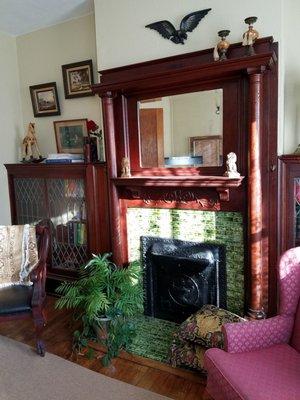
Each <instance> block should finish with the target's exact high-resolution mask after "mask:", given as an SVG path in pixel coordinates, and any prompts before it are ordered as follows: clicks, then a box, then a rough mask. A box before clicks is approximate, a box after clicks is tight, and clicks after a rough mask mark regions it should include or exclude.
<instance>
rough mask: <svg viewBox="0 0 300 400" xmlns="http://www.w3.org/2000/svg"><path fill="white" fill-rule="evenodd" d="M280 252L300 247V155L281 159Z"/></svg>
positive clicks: (284, 156)
mask: <svg viewBox="0 0 300 400" xmlns="http://www.w3.org/2000/svg"><path fill="white" fill-rule="evenodd" d="M279 166H280V175H281V187H280V205H281V213H280V225H281V226H280V227H281V229H280V233H281V234H280V252H281V253H282V252H284V251H285V250H287V249H289V248H291V247H295V246H300V155H295V154H291V155H283V156H281V157H279Z"/></svg>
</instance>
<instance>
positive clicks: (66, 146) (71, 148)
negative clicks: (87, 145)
mask: <svg viewBox="0 0 300 400" xmlns="http://www.w3.org/2000/svg"><path fill="white" fill-rule="evenodd" d="M53 124H54V131H55V139H56V146H57V152H58V153H70V154H83V144H84V137H87V136H88V130H87V119H71V120H67V121H54V122H53Z"/></svg>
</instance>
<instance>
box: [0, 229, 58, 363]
mask: <svg viewBox="0 0 300 400" xmlns="http://www.w3.org/2000/svg"><path fill="white" fill-rule="evenodd" d="M36 235H37V245H38V254H39V262H38V264H37V266H36V268H35V269H34V270H33V271H32V272H31V274H30V279H31V281H32V282H33V285H32V286H24V285H13V286H9V287H4V288H1V289H0V322H4V321H9V320H17V319H24V318H28V317H32V318H33V321H34V326H35V334H36V350H37V353H38V354H39V355H40V356H44V355H45V344H44V342H43V340H42V332H43V328H44V326H45V324H46V318H45V312H44V305H45V300H46V292H45V283H46V266H47V258H48V253H49V244H50V236H49V229H48V228H47V227H45V226H40V225H38V226H37V227H36Z"/></svg>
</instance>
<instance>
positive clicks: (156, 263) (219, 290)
mask: <svg viewBox="0 0 300 400" xmlns="http://www.w3.org/2000/svg"><path fill="white" fill-rule="evenodd" d="M141 256H142V265H143V273H144V277H143V278H144V280H143V282H144V290H145V302H144V313H145V315H149V316H153V317H157V318H161V319H165V320H169V321H174V322H179V323H180V322H182V321H184V320H185V319H186V318H187V317H189V316H190V315H191V314H193V313H194V312H196V311H197V310H199V309H200V308H201V307H202V306H203V305H204V304H214V305H216V306H219V307H222V308H226V262H225V247H224V246H222V245H219V244H214V243H197V242H188V241H183V240H178V239H165V238H160V237H152V236H141Z"/></svg>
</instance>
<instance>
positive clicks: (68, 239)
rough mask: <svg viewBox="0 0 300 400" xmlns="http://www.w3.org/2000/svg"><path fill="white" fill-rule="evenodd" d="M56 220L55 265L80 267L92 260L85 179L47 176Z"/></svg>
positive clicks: (51, 207) (53, 258) (54, 234)
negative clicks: (88, 244) (89, 254)
mask: <svg viewBox="0 0 300 400" xmlns="http://www.w3.org/2000/svg"><path fill="white" fill-rule="evenodd" d="M47 191H48V199H49V211H50V216H51V217H50V218H51V221H52V223H53V234H52V267H54V268H63V269H72V270H73V269H77V268H78V267H79V266H80V265H83V264H85V263H86V261H87V260H88V248H87V225H86V204H85V194H84V181H83V179H47Z"/></svg>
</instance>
